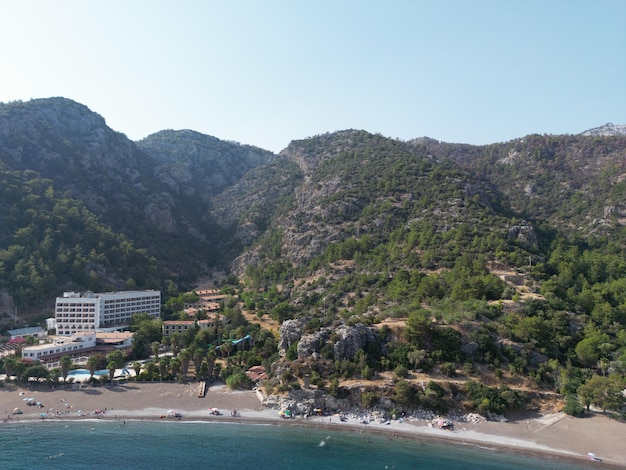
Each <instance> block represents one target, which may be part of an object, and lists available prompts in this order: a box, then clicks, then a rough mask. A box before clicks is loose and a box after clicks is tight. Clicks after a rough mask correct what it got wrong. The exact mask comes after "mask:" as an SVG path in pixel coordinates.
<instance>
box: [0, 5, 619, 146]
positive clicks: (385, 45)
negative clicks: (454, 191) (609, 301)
mask: <svg viewBox="0 0 626 470" xmlns="http://www.w3.org/2000/svg"><path fill="white" fill-rule="evenodd" d="M56 96H63V97H66V98H70V99H72V100H75V101H77V102H79V103H82V104H84V105H86V106H87V107H89V108H90V109H91V110H92V111H95V112H97V113H98V114H100V115H101V116H102V117H104V118H105V119H106V121H107V124H108V126H109V127H111V128H112V129H114V130H116V131H118V132H122V133H124V134H126V135H127V136H128V137H129V138H131V139H132V140H140V139H142V138H144V137H146V136H148V135H150V134H152V133H154V132H158V131H159V130H163V129H177V130H178V129H192V130H195V131H198V132H201V133H203V134H208V135H211V136H214V137H217V138H219V139H222V140H230V141H236V142H240V143H242V144H248V145H255V146H258V147H261V148H264V149H267V150H272V151H274V152H278V151H280V150H282V149H284V148H285V147H287V145H288V144H289V142H290V141H292V140H298V139H304V138H307V137H312V136H314V135H318V134H323V133H326V132H334V131H338V130H343V129H363V130H366V131H369V132H373V133H380V134H382V135H384V136H387V137H391V138H398V139H401V140H409V139H413V138H417V137H423V136H427V137H431V138H434V139H437V140H441V141H445V142H455V143H469V144H476V145H482V144H490V143H496V142H504V141H508V140H511V139H515V138H518V137H523V136H525V135H528V134H534V133H538V134H577V133H579V132H582V131H585V130H587V129H590V128H593V127H597V126H600V125H603V124H605V123H607V122H613V123H614V124H626V0H586V1H583V0H176V1H173V0H171V1H163V0H132V1H130V0H106V1H96V0H54V1H51V0H0V102H4V103H7V102H11V101H16V100H22V101H28V100H30V99H33V98H48V97H56Z"/></svg>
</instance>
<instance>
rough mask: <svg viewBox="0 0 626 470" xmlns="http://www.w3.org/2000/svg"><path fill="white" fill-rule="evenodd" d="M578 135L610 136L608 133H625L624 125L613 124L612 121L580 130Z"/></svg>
mask: <svg viewBox="0 0 626 470" xmlns="http://www.w3.org/2000/svg"><path fill="white" fill-rule="evenodd" d="M580 135H601V136H610V135H626V125H623V124H613V123H612V122H608V123H606V124H604V125H603V126H600V127H594V128H593V129H589V130H586V131H584V132H581V133H580Z"/></svg>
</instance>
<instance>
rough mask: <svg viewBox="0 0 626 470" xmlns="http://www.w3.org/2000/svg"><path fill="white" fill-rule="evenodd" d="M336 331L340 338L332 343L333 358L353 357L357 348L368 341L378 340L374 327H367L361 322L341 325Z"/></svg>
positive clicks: (363, 346)
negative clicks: (352, 324)
mask: <svg viewBox="0 0 626 470" xmlns="http://www.w3.org/2000/svg"><path fill="white" fill-rule="evenodd" d="M336 333H337V334H338V335H339V336H340V338H341V339H340V340H339V341H337V342H336V343H335V344H334V347H333V351H334V354H335V360H338V361H341V360H343V359H349V360H352V359H354V355H355V354H356V352H357V350H359V349H364V348H365V347H366V346H367V344H368V343H373V342H379V341H380V338H379V337H378V333H377V332H376V329H374V328H368V327H366V326H365V325H363V324H362V323H358V324H356V325H354V326H345V325H342V326H340V327H339V328H337V330H336Z"/></svg>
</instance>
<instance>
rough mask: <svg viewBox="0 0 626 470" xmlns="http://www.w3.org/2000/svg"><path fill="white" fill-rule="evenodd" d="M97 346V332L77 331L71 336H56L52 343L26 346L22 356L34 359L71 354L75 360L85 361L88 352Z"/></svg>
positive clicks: (55, 358) (54, 357) (45, 359)
mask: <svg viewBox="0 0 626 470" xmlns="http://www.w3.org/2000/svg"><path fill="white" fill-rule="evenodd" d="M95 347H96V333H95V332H93V333H86V332H85V333H75V334H73V335H72V336H70V337H55V338H54V339H53V341H52V343H44V344H37V345H35V346H26V347H25V348H23V349H22V358H23V359H30V360H33V361H49V360H51V359H52V360H56V361H57V362H58V360H59V358H60V357H62V356H70V357H71V358H72V359H73V362H80V359H83V362H84V361H85V360H86V359H87V357H88V354H87V353H88V352H89V351H92V350H93V349H94V348H95Z"/></svg>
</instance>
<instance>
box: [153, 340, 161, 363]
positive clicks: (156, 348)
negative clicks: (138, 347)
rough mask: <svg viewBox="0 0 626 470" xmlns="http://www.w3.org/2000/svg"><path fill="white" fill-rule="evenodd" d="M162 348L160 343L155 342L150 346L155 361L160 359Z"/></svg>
mask: <svg viewBox="0 0 626 470" xmlns="http://www.w3.org/2000/svg"><path fill="white" fill-rule="evenodd" d="M160 346H161V343H159V342H158V341H153V342H152V344H151V345H150V347H151V348H152V355H153V356H154V358H155V359H158V358H159V347H160Z"/></svg>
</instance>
